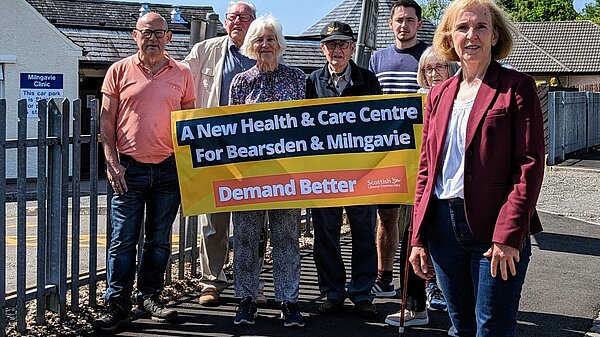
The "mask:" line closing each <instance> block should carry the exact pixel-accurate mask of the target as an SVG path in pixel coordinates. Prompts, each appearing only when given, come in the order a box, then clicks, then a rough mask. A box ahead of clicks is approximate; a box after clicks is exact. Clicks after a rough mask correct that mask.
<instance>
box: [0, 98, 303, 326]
mask: <svg viewBox="0 0 600 337" xmlns="http://www.w3.org/2000/svg"><path fill="white" fill-rule="evenodd" d="M6 104H7V103H6V101H5V100H4V99H0V134H2V135H6V128H7V122H6V113H7V105H6ZM85 108H88V109H89V110H90V111H89V112H90V116H91V118H90V120H89V121H86V123H87V122H89V123H90V128H89V130H90V134H89V135H82V134H81V126H82V119H81V116H82V109H85ZM17 110H18V111H17V115H18V122H17V139H6V138H5V137H0V293H1V294H4V296H0V336H5V335H6V325H7V321H6V309H7V308H8V307H14V308H16V329H17V331H20V332H23V331H25V330H26V328H27V322H26V315H27V312H26V304H27V303H28V302H31V301H34V302H35V306H36V315H35V323H36V324H44V323H45V313H46V310H50V311H52V312H56V313H58V314H59V317H60V318H61V319H63V320H64V319H66V313H67V310H71V311H73V312H77V311H78V310H79V305H80V303H79V302H80V299H79V288H80V287H82V286H87V287H88V289H89V290H88V291H89V305H90V306H96V297H97V295H98V294H97V289H96V283H97V281H100V280H103V279H105V278H106V272H105V270H106V267H105V264H104V263H99V261H98V256H103V254H102V252H101V251H100V252H99V248H98V243H99V235H98V233H99V229H106V240H105V242H106V243H107V244H108V242H110V216H109V214H106V221H105V223H106V227H105V228H104V227H99V213H102V212H100V210H101V208H102V207H99V201H101V199H103V193H100V192H99V186H98V184H99V180H98V169H97V167H98V152H99V140H98V131H99V123H98V116H99V103H98V100H96V99H93V100H89V102H86V107H82V102H81V100H79V99H76V100H73V102H70V101H69V100H68V99H64V100H50V101H49V102H46V101H45V100H40V101H38V118H37V137H35V138H31V139H28V138H27V134H28V133H27V124H28V123H27V122H28V117H27V101H26V100H24V99H23V100H19V101H18V107H17ZM29 119H30V120H31V118H29ZM70 128H72V131H71V132H70ZM82 144H89V153H88V151H87V149H86V150H85V151H83V152H82V146H81V145H82ZM15 149H16V151H17V161H16V172H17V173H16V175H17V177H16V179H14V181H12V180H11V181H8V182H7V179H6V167H7V165H15V163H13V162H7V160H6V158H7V151H15ZM31 149H36V150H37V164H36V165H37V177H36V178H35V179H28V178H27V169H26V168H27V167H28V163H27V158H28V157H27V152H28V151H32V150H31ZM84 152H85V153H84ZM82 155H84V156H89V161H90V163H89V172H85V173H89V181H87V180H86V181H84V182H83V183H82V181H81V176H82V172H81V170H80V167H81V156H82ZM70 168H71V170H70ZM15 185H16V186H15ZM84 185H85V187H84ZM32 186H33V187H35V190H34V191H31V189H32ZM102 190H104V188H102ZM106 191H107V192H108V193H107V195H106V203H108V201H109V200H110V197H111V192H110V189H109V188H108V187H107V188H106ZM7 196H8V198H7ZM83 198H89V206H88V205H86V207H89V212H82V208H81V200H82V199H83ZM11 200H13V201H14V202H9V201H11ZM7 207H8V208H11V207H12V208H11V212H14V213H16V220H15V222H16V224H15V226H14V227H15V231H16V240H15V241H16V243H15V245H16V248H14V249H15V250H16V252H13V253H14V254H13V255H14V257H15V259H14V260H15V261H9V259H8V258H7ZM106 208H108V204H106ZM32 210H33V211H34V212H32ZM32 213H35V214H32ZM107 213H109V212H107ZM82 216H88V217H89V218H88V219H82ZM27 217H30V218H31V217H35V220H34V221H35V224H36V228H35V231H34V232H33V233H32V232H31V231H29V232H28V224H27ZM306 219H310V212H309V211H308V210H306V211H304V212H303V215H302V217H301V219H299V220H300V221H301V222H303V223H304V228H303V229H302V231H303V233H299V234H304V235H308V236H310V221H306ZM69 220H70V221H69ZM82 220H85V224H86V226H85V227H82V226H81V223H82ZM198 220H199V219H198V217H183V216H182V214H181V212H180V215H179V222H178V226H177V227H178V237H179V238H178V242H177V243H176V244H177V245H178V248H177V250H176V251H174V252H173V253H172V254H171V258H170V262H171V263H176V268H177V275H176V278H177V279H184V277H186V275H185V271H186V268H185V267H186V263H188V264H190V266H189V267H190V270H191V271H190V275H191V276H192V277H194V276H197V267H198V266H197V259H198V256H199V255H198V254H199V250H198V243H199V239H198V228H199V223H198ZM11 227H12V226H11ZM83 235H85V237H86V238H87V237H89V240H88V241H89V244H88V245H87V246H84V245H82V240H81V237H82V236H83ZM68 242H70V243H71V245H70V247H69V245H68V244H67V243H68ZM32 246H35V254H34V255H35V261H27V257H28V256H31V252H32V251H31V250H30V251H29V253H30V255H28V251H27V250H28V249H31V248H30V247H32ZM10 248H11V249H13V247H12V245H11V246H10ZM83 249H87V254H82V252H84V251H83ZM140 251H141V249H138V252H140ZM82 255H87V259H85V261H84V260H82V258H81V256H82ZM180 257H184V258H180ZM84 262H85V264H87V266H88V267H87V270H82V269H81V268H80V267H81V265H82V264H83V263H84ZM9 264H10V265H11V268H8V266H9ZM31 264H35V266H31ZM170 265H171V264H170ZM13 267H14V268H13ZM28 268H29V269H31V268H34V271H31V270H30V274H34V275H35V276H34V277H29V278H28V275H27V274H28V273H27V269H28ZM9 269H16V271H15V272H14V275H15V277H16V281H15V282H14V283H15V287H14V288H15V289H7V287H6V278H7V276H8V275H7V270H9ZM69 269H70V270H69ZM173 277H174V276H173V275H172V269H171V268H167V272H166V276H165V281H166V283H167V284H169V283H171V281H172V279H173ZM11 281H12V280H11ZM67 296H68V297H67ZM69 302H70V305H68V303H69Z"/></svg>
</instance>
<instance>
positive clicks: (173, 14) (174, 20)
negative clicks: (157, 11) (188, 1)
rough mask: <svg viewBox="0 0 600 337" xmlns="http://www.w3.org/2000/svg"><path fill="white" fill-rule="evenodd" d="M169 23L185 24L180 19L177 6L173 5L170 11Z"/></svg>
mask: <svg viewBox="0 0 600 337" xmlns="http://www.w3.org/2000/svg"><path fill="white" fill-rule="evenodd" d="M171 23H187V22H186V21H185V20H184V19H183V18H182V17H181V12H180V11H179V5H173V10H172V11H171Z"/></svg>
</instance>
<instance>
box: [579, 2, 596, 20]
mask: <svg viewBox="0 0 600 337" xmlns="http://www.w3.org/2000/svg"><path fill="white" fill-rule="evenodd" d="M580 19H583V20H591V21H593V22H595V23H596V24H597V25H600V0H596V1H595V2H592V3H589V4H587V5H585V7H583V9H582V10H581V16H580Z"/></svg>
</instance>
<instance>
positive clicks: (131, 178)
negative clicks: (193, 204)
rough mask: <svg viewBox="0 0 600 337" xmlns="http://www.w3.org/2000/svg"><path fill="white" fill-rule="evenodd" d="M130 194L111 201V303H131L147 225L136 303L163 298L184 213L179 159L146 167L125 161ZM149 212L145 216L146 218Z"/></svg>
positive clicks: (122, 160)
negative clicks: (174, 235)
mask: <svg viewBox="0 0 600 337" xmlns="http://www.w3.org/2000/svg"><path fill="white" fill-rule="evenodd" d="M120 157H121V159H120V162H121V165H123V166H124V167H125V168H126V171H125V181H126V182H127V189H128V190H127V192H125V194H122V195H118V194H114V195H113V197H112V199H111V210H110V212H111V219H112V231H111V240H110V243H109V246H108V261H107V269H106V275H107V283H108V289H107V290H106V296H105V298H106V301H107V302H110V301H112V300H119V301H129V298H130V296H131V294H132V291H133V282H134V279H135V272H136V256H137V244H138V241H139V239H140V231H141V229H142V226H144V238H143V240H144V242H143V245H142V256H141V259H140V261H139V266H138V276H137V290H138V292H137V294H136V301H137V302H140V301H142V300H143V299H144V298H145V297H150V296H154V295H158V294H160V292H161V291H162V289H163V283H164V273H165V269H166V267H167V264H168V261H169V255H170V254H171V226H172V225H173V221H174V220H175V217H176V216H177V211H178V210H179V202H180V196H179V183H178V181H177V168H176V166H175V157H173V156H171V157H169V158H168V159H166V160H164V161H163V162H161V163H159V164H143V163H139V162H137V161H135V160H134V159H133V158H131V157H129V156H125V155H121V156H120ZM144 211H145V216H144Z"/></svg>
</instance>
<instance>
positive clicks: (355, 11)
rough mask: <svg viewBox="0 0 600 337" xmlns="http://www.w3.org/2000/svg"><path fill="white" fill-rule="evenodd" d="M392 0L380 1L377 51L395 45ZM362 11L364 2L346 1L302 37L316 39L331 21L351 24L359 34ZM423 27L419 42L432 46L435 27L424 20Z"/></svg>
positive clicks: (357, 0)
mask: <svg viewBox="0 0 600 337" xmlns="http://www.w3.org/2000/svg"><path fill="white" fill-rule="evenodd" d="M392 2H393V1H391V0H380V1H379V12H378V16H377V41H376V44H377V49H380V48H386V47H388V46H389V45H390V44H392V43H394V33H393V32H392V30H391V29H390V27H389V26H388V23H387V21H388V19H389V17H390V10H391V9H392ZM361 11H362V0H344V1H343V2H342V3H341V4H340V5H339V6H337V7H336V8H334V9H333V10H332V11H331V12H329V14H327V15H325V17H323V18H322V19H321V20H319V22H317V23H315V24H314V25H312V26H311V27H310V28H308V29H307V30H306V31H304V33H302V36H304V37H315V36H319V35H320V34H321V29H323V27H325V25H327V24H328V23H329V22H331V21H342V22H345V23H347V24H349V25H350V26H351V27H352V30H353V31H354V33H355V34H356V33H358V30H359V24H360V14H361ZM422 21H423V26H422V27H421V29H420V30H419V32H418V33H417V37H418V39H419V40H422V41H425V42H427V43H428V44H431V41H432V40H433V34H434V33H435V26H434V25H433V24H432V23H431V22H430V21H428V20H427V19H423V20H422Z"/></svg>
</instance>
